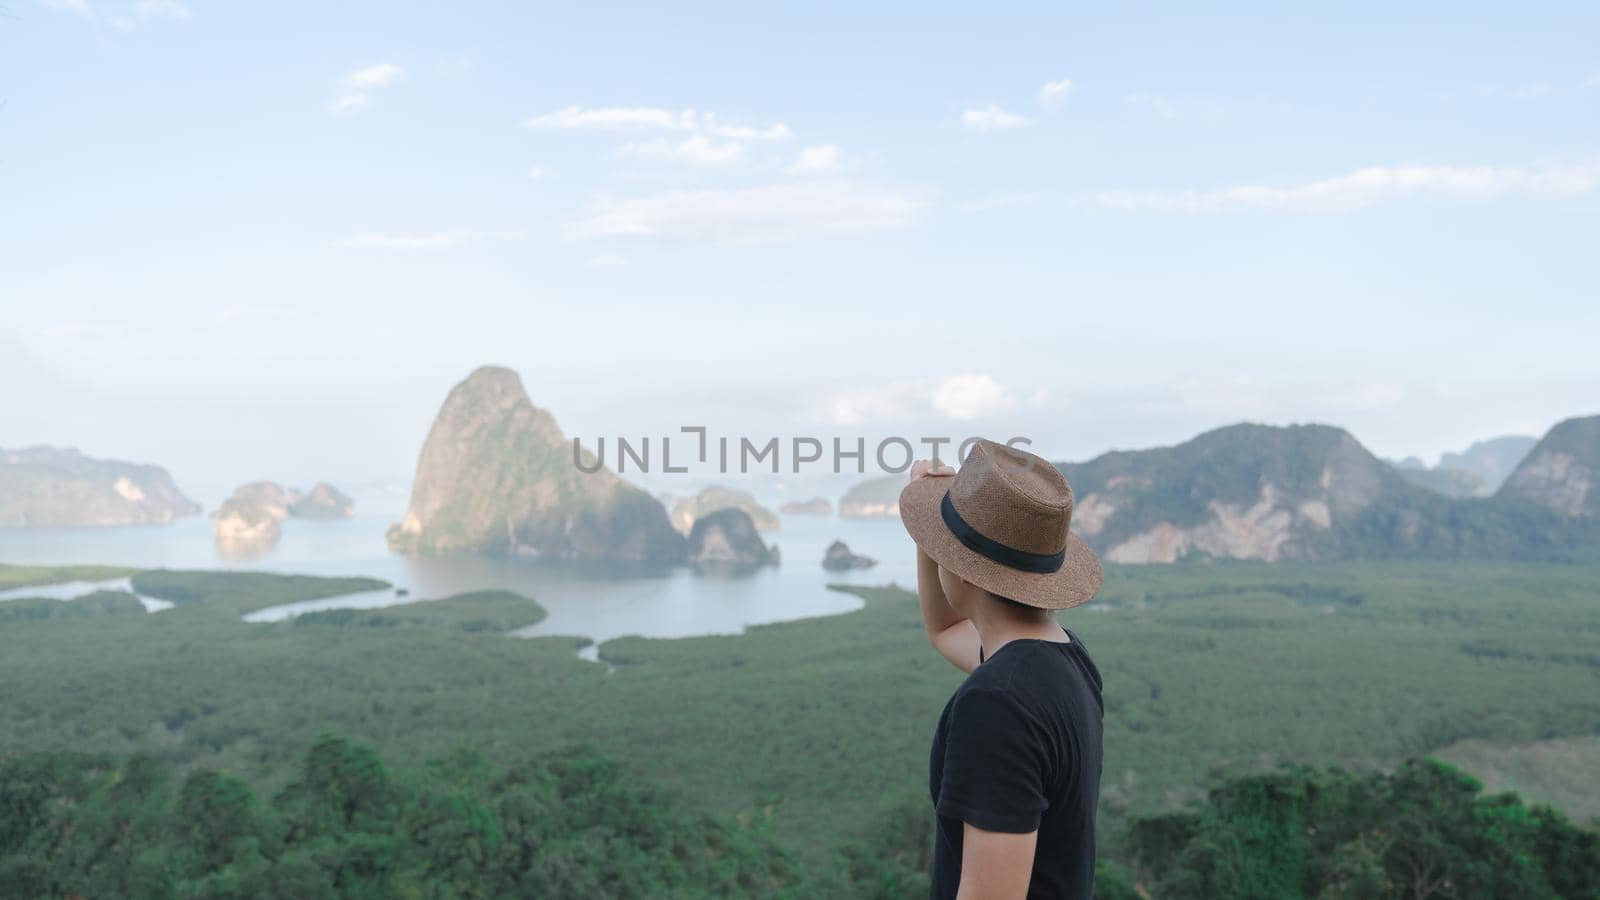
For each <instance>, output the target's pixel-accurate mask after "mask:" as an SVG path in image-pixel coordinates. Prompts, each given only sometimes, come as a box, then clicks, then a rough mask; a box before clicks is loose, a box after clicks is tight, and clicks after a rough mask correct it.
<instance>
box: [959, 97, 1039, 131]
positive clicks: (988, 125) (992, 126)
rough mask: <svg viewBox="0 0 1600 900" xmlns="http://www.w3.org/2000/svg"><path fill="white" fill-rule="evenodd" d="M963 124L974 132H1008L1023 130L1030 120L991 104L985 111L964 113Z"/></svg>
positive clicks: (978, 110)
mask: <svg viewBox="0 0 1600 900" xmlns="http://www.w3.org/2000/svg"><path fill="white" fill-rule="evenodd" d="M961 124H962V126H963V127H966V128H970V129H972V130H973V131H1006V130H1009V129H1012V128H1021V127H1022V126H1024V125H1026V124H1028V120H1027V119H1025V118H1023V117H1022V116H1019V115H1017V114H1016V113H1010V112H1006V111H1005V110H1003V109H1001V108H1000V107H998V106H995V105H994V104H990V105H988V106H986V107H984V108H983V109H969V110H967V111H966V112H963V113H962V114H961Z"/></svg>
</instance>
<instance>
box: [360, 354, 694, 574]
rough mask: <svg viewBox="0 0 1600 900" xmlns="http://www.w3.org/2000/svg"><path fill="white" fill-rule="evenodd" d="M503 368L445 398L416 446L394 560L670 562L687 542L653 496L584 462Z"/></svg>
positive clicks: (483, 373) (588, 458)
mask: <svg viewBox="0 0 1600 900" xmlns="http://www.w3.org/2000/svg"><path fill="white" fill-rule="evenodd" d="M572 454H573V448H572V445H570V444H569V443H568V442H567V439H566V437H565V436H564V435H563V434H562V433H561V429H560V427H559V426H557V425H556V420H555V418H554V417H553V416H551V415H550V413H549V412H547V411H545V410H543V409H540V408H538V407H536V406H534V405H533V403H532V401H530V400H529V399H528V394H527V392H526V391H525V390H524V389H523V386H522V379H521V378H519V377H518V376H517V373H515V372H513V371H511V370H510V369H503V368H498V367H494V366H485V367H483V368H480V369H478V370H476V371H475V372H473V373H472V374H471V375H470V376H468V377H467V379H466V380H465V381H463V382H461V383H460V384H458V385H456V386H455V388H454V389H453V390H452V391H451V392H450V395H449V396H448V397H447V398H445V401H444V406H443V407H442V408H441V409H440V410H439V415H438V417H437V418H436V419H435V420H434V423H433V428H432V429H431V430H430V431H429V432H428V439H427V441H426V442H425V443H424V444H423V445H422V455H421V458H420V459H419V460H418V462H417V474H416V479H415V481H414V482H413V485H412V489H411V503H410V507H409V508H408V510H407V511H406V516H405V519H404V520H403V521H401V522H400V523H398V524H396V525H393V526H391V527H390V529H389V534H388V540H389V547H390V548H391V549H393V550H396V551H399V552H402V553H424V554H438V553H461V552H467V553H490V554H509V555H527V556H542V557H554V558H611V559H631V560H651V561H665V562H678V561H681V560H683V558H684V552H685V542H684V538H683V535H681V534H679V533H678V532H677V531H675V530H674V529H673V527H672V524H671V523H670V522H669V521H668V520H667V512H666V510H665V509H664V508H663V507H662V506H661V504H660V502H658V501H657V500H656V499H655V498H654V497H651V496H650V495H649V494H647V493H645V492H644V491H641V490H639V489H638V488H636V487H634V486H633V485H630V484H628V483H627V482H626V481H623V480H622V479H621V478H619V477H617V475H615V474H614V473H612V472H611V471H610V470H608V469H606V468H604V467H603V466H597V465H596V460H595V459H594V457H593V455H592V454H588V453H585V454H584V459H583V460H582V462H583V468H584V469H591V468H593V469H594V471H592V472H587V471H584V470H582V469H580V468H579V467H578V466H577V465H575V464H574V463H575V461H574V460H573V457H572Z"/></svg>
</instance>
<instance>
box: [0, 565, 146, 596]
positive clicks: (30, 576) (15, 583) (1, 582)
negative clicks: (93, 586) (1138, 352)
mask: <svg viewBox="0 0 1600 900" xmlns="http://www.w3.org/2000/svg"><path fill="white" fill-rule="evenodd" d="M137 571H139V570H138V569H128V568H124V567H122V566H12V565H6V564H4V563H0V591H9V590H11V589H12V588H21V587H36V586H39V585H47V584H65V583H67V582H69V581H110V580H111V579H113V578H123V577H125V576H128V575H132V574H133V573H135V572H137Z"/></svg>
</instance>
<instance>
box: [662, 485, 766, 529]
mask: <svg viewBox="0 0 1600 900" xmlns="http://www.w3.org/2000/svg"><path fill="white" fill-rule="evenodd" d="M724 509H737V510H740V511H742V512H744V514H745V515H747V516H749V517H750V521H751V522H752V523H753V524H754V525H755V527H756V530H757V531H777V530H778V527H779V526H780V524H781V523H780V522H779V521H778V515H777V513H774V512H773V511H772V510H770V509H767V508H766V507H765V506H762V505H761V504H760V503H759V502H757V501H756V498H755V495H754V494H752V493H750V492H749V491H741V490H738V489H737V488H728V487H722V486H720V485H712V486H710V487H708V488H705V489H704V490H702V491H700V493H698V494H695V495H694V496H693V497H684V498H682V499H680V500H678V501H677V502H676V503H674V504H673V505H672V527H674V528H676V529H678V530H679V531H681V532H683V533H684V534H688V533H689V532H690V531H691V530H692V529H693V528H694V524H695V522H697V521H699V520H700V519H702V518H704V517H705V516H708V515H710V514H711V513H714V512H717V511H719V510H724Z"/></svg>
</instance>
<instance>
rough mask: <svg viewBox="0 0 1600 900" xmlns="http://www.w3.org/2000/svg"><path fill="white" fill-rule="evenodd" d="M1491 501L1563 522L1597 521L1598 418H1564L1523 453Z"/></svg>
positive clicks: (1599, 479) (1599, 481)
mask: <svg viewBox="0 0 1600 900" xmlns="http://www.w3.org/2000/svg"><path fill="white" fill-rule="evenodd" d="M1495 498H1496V499H1505V500H1510V501H1520V502H1524V503H1531V504H1534V505H1537V506H1541V507H1544V508H1545V509H1548V510H1550V511H1551V512H1554V513H1556V514H1558V515H1561V516H1566V517H1580V516H1581V517H1594V516H1600V416H1588V417H1586V418H1581V419H1567V420H1565V421H1563V422H1559V423H1557V424H1556V426H1555V427H1554V428H1552V429H1550V432H1549V433H1548V434H1546V435H1545V436H1544V438H1543V440H1541V441H1539V443H1538V444H1536V445H1534V448H1533V449H1532V450H1530V451H1528V455H1527V456H1526V457H1525V458H1524V459H1523V460H1522V462H1521V464H1519V465H1518V466H1517V468H1516V469H1515V470H1514V471H1512V473H1511V475H1510V477H1508V478H1507V479H1506V482H1505V484H1503V485H1501V487H1500V490H1499V492H1498V493H1496V494H1495Z"/></svg>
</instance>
